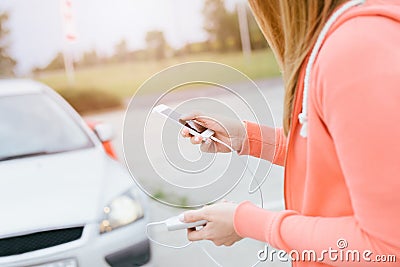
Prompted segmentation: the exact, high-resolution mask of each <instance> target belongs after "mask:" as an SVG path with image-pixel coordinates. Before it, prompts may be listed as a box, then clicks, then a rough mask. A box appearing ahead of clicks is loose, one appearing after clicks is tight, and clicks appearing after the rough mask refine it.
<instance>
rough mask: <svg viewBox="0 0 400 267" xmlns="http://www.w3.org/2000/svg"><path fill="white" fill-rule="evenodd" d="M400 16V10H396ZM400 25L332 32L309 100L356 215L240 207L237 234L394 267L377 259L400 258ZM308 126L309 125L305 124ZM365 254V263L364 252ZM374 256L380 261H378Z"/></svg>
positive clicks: (373, 20) (366, 19)
mask: <svg viewBox="0 0 400 267" xmlns="http://www.w3.org/2000/svg"><path fill="white" fill-rule="evenodd" d="M399 14H400V12H399ZM399 44H400V23H394V22H393V21H392V20H390V19H388V18H385V17H383V16H363V17H357V18H354V19H351V20H349V21H347V22H345V23H344V24H343V25H342V26H341V27H340V28H338V29H337V30H336V31H335V32H333V33H332V34H331V36H330V37H329V38H328V39H327V41H326V42H325V44H324V46H323V47H322V49H321V51H320V54H319V57H318V60H317V62H316V64H315V65H314V71H313V81H312V89H311V91H310V99H309V103H310V102H312V103H313V105H316V107H317V108H318V109H319V110H320V112H321V117H322V119H323V121H324V123H325V124H326V127H327V130H328V131H329V134H330V135H331V137H332V140H333V142H334V145H335V148H336V153H337V157H338V159H339V162H340V167H341V171H342V172H343V174H344V177H345V180H346V184H347V186H348V191H349V194H350V197H351V202H352V208H353V211H354V215H352V216H343V217H313V216H305V215H301V214H296V213H295V212H290V211H282V212H271V211H267V210H263V209H260V208H257V207H255V206H254V205H252V204H250V203H247V202H245V203H242V204H240V205H239V206H238V208H237V210H236V213H235V219H234V225H235V229H236V231H237V233H238V234H239V235H241V236H242V237H252V238H256V239H259V240H262V241H265V242H269V243H270V244H271V245H273V246H274V247H276V248H279V249H284V250H286V251H288V252H289V251H291V250H297V251H300V252H301V251H305V250H313V251H315V252H316V254H317V255H322V253H323V252H324V250H328V249H329V248H333V249H338V244H337V243H336V242H337V241H338V240H341V239H343V240H345V241H346V242H345V243H344V244H347V245H348V246H347V247H346V249H347V251H348V250H357V251H359V252H360V253H361V260H360V261H341V260H338V259H337V260H331V259H330V258H329V257H328V255H326V257H325V258H324V260H323V261H322V262H323V263H326V264H329V265H332V266H397V265H398V263H393V262H386V263H383V262H377V261H379V255H384V256H387V257H389V256H394V257H396V256H397V261H398V260H399V258H398V257H399V256H400V231H399V225H400V215H399V212H398V211H399V210H398V203H400V194H399V192H398V191H399V173H400V161H399V155H400V143H399V141H398V139H397V138H398V137H399V136H400V115H399V114H400V112H399V108H400V52H399V51H400V50H399V49H398V48H399ZM310 123H312V122H310ZM365 251H370V252H371V253H369V252H367V253H366V254H367V259H365V258H363V257H364V256H363V254H362V253H364V252H365ZM376 256H378V258H376Z"/></svg>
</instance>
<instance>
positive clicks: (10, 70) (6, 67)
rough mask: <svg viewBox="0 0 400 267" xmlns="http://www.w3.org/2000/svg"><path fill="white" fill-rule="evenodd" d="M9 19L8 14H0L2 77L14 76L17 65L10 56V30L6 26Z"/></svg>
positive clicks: (0, 71) (0, 69)
mask: <svg viewBox="0 0 400 267" xmlns="http://www.w3.org/2000/svg"><path fill="white" fill-rule="evenodd" d="M8 18H9V15H8V13H7V12H3V13H0V76H13V75H14V68H15V66H16V64H17V62H16V61H15V59H13V58H12V57H11V56H10V55H9V54H8V46H9V44H8V41H7V37H8V34H9V33H10V30H9V29H8V28H7V27H6V25H5V24H6V23H7V21H8Z"/></svg>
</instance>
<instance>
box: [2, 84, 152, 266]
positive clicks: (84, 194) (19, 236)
mask: <svg viewBox="0 0 400 267" xmlns="http://www.w3.org/2000/svg"><path fill="white" fill-rule="evenodd" d="M95 132H96V134H97V135H96V134H95ZM111 134H112V131H110V129H109V128H107V127H106V126H105V125H101V124H100V125H97V126H96V127H95V129H94V131H92V130H91V129H89V128H88V126H87V125H86V124H85V122H84V121H83V120H82V118H81V117H80V116H79V115H78V114H77V113H76V112H75V111H74V110H73V109H72V108H71V107H70V106H69V105H68V104H67V103H66V101H64V100H63V99H62V98H61V97H60V96H59V95H58V94H56V93H55V92H54V91H53V90H51V89H50V88H48V87H46V86H45V85H43V84H40V83H37V82H34V81H29V80H0V213H1V215H0V266H2V267H11V266H35V267H39V266H40V267H76V266H80V267H102V266H116V267H125V266H141V265H144V264H146V263H148V262H149V260H150V245H149V240H148V239H147V237H146V235H145V226H146V223H147V217H148V215H147V208H146V203H147V202H146V200H147V199H146V197H145V195H144V194H143V193H141V192H140V190H139V189H138V187H137V186H135V184H134V181H133V179H131V177H130V176H129V173H128V172H127V170H126V169H125V168H124V167H123V166H122V165H121V164H120V163H118V162H117V161H115V160H113V159H111V158H110V157H109V156H108V155H107V154H106V153H105V150H104V148H103V146H102V142H101V141H108V140H109V139H110V138H111Z"/></svg>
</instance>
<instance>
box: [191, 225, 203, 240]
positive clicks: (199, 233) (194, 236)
mask: <svg viewBox="0 0 400 267" xmlns="http://www.w3.org/2000/svg"><path fill="white" fill-rule="evenodd" d="M187 238H188V239H189V241H200V240H204V239H207V232H206V230H205V227H203V228H202V229H201V230H196V229H188V234H187Z"/></svg>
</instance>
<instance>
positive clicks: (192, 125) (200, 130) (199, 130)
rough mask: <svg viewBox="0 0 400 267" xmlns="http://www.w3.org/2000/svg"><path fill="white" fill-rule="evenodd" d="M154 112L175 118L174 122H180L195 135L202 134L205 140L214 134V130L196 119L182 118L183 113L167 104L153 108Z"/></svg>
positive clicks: (171, 118)
mask: <svg viewBox="0 0 400 267" xmlns="http://www.w3.org/2000/svg"><path fill="white" fill-rule="evenodd" d="M153 112H157V113H159V114H161V115H163V116H164V117H166V118H168V119H170V120H173V121H174V122H176V123H178V124H179V125H181V126H183V127H185V128H187V129H188V130H189V133H190V134H192V135H194V136H201V137H203V140H204V139H206V138H210V137H211V136H213V135H214V131H213V130H210V129H207V128H206V127H204V126H202V125H200V124H199V123H197V122H196V121H194V120H188V121H183V120H181V119H180V118H181V116H182V115H181V114H179V113H178V112H176V111H174V110H173V109H171V108H170V107H168V106H166V105H163V104H161V105H158V106H156V107H154V108H153Z"/></svg>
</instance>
